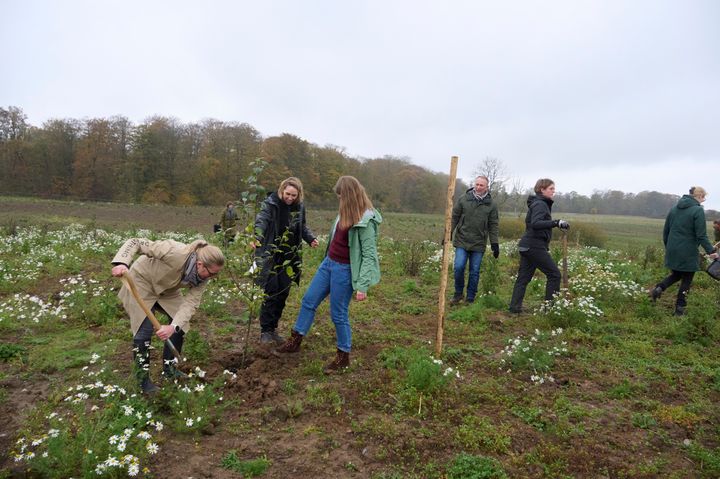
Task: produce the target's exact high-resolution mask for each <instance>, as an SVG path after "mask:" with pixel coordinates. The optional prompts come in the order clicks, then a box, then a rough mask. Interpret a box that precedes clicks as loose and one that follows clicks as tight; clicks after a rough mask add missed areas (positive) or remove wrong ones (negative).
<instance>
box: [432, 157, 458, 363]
mask: <svg viewBox="0 0 720 479" xmlns="http://www.w3.org/2000/svg"><path fill="white" fill-rule="evenodd" d="M457 164H458V157H457V156H453V157H452V158H450V178H448V190H447V200H446V203H445V234H444V235H443V256H442V268H441V271H440V297H439V298H438V325H437V335H436V337H435V357H436V358H440V354H441V353H442V341H443V330H444V328H445V290H446V289H447V278H448V262H449V259H450V248H451V247H452V245H451V244H450V224H451V222H452V209H453V196H454V195H455V177H456V176H457Z"/></svg>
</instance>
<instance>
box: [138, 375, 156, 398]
mask: <svg viewBox="0 0 720 479" xmlns="http://www.w3.org/2000/svg"><path fill="white" fill-rule="evenodd" d="M140 390H141V391H142V393H143V394H147V395H148V396H151V395H153V394H156V393H157V392H158V391H160V388H159V387H157V386H156V385H155V384H153V382H152V381H150V377H145V378H143V379H142V381H140Z"/></svg>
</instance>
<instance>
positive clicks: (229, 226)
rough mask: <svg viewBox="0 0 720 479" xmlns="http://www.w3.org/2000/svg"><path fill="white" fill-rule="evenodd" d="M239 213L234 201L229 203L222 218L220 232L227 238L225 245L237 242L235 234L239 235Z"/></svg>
mask: <svg viewBox="0 0 720 479" xmlns="http://www.w3.org/2000/svg"><path fill="white" fill-rule="evenodd" d="M237 219H238V217H237V212H236V211H235V205H234V204H233V202H232V201H228V202H227V204H226V205H225V210H224V211H223V213H222V216H221V217H220V230H221V231H222V232H223V235H224V238H225V245H226V246H227V245H228V244H229V243H232V242H233V241H235V234H236V233H237V229H236V226H237Z"/></svg>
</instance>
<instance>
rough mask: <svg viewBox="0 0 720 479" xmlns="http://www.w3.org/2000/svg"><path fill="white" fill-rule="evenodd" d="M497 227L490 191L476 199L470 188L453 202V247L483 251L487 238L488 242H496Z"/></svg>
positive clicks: (496, 215) (497, 220)
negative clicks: (480, 198) (483, 196)
mask: <svg viewBox="0 0 720 479" xmlns="http://www.w3.org/2000/svg"><path fill="white" fill-rule="evenodd" d="M499 229H500V220H499V215H498V208H497V205H496V204H495V202H494V201H493V200H492V196H490V193H488V194H487V195H486V196H485V198H483V199H482V200H477V199H476V198H475V196H474V195H473V190H472V188H470V189H469V190H467V191H466V192H465V193H464V194H463V195H462V196H460V198H458V200H457V201H456V202H455V206H453V211H452V225H451V230H450V231H451V234H452V239H453V246H454V247H456V248H462V249H464V250H466V251H485V248H486V247H487V243H488V239H489V240H490V243H497V242H498V232H499Z"/></svg>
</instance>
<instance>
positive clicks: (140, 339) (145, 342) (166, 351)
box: [133, 304, 185, 371]
mask: <svg viewBox="0 0 720 479" xmlns="http://www.w3.org/2000/svg"><path fill="white" fill-rule="evenodd" d="M152 310H153V312H154V313H155V312H158V311H160V312H163V313H164V314H166V315H167V313H165V311H164V310H163V309H162V308H161V307H160V306H159V305H157V304H155V306H153V308H152ZM168 318H170V316H169V315H168ZM170 322H172V318H170ZM153 334H155V330H154V329H153V325H152V323H151V322H150V320H149V319H148V318H145V320H144V321H143V322H142V324H141V325H140V328H139V329H138V332H137V333H135V337H134V338H133V346H134V352H135V360H136V362H137V363H138V366H140V368H141V369H143V370H145V371H147V369H148V368H149V366H150V359H149V355H148V349H149V348H150V340H151V339H152V337H153ZM184 339H185V332H184V331H183V330H180V332H179V333H173V334H172V336H170V341H171V342H172V343H173V346H175V349H177V350H178V352H180V351H182V346H183V340H184ZM174 359H175V356H173V353H172V351H171V350H170V348H169V347H168V346H167V345H165V346H164V347H163V367H165V366H166V365H168V364H170V362H171V361H173V360H174Z"/></svg>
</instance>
